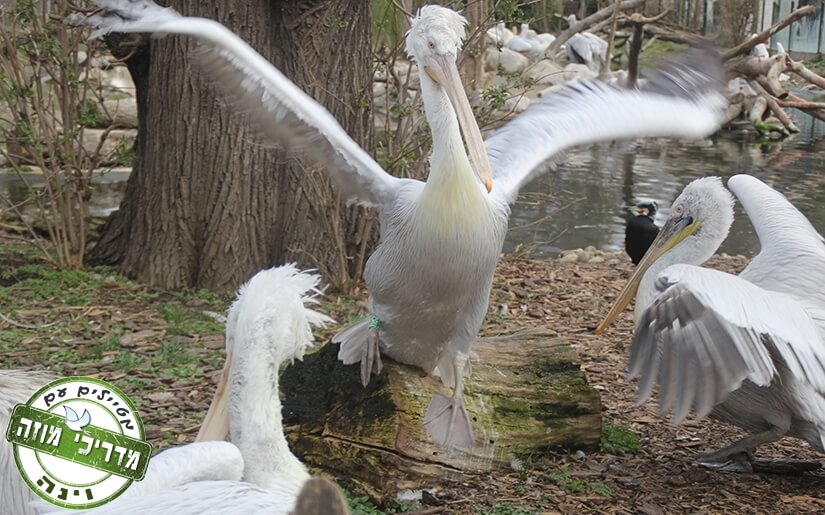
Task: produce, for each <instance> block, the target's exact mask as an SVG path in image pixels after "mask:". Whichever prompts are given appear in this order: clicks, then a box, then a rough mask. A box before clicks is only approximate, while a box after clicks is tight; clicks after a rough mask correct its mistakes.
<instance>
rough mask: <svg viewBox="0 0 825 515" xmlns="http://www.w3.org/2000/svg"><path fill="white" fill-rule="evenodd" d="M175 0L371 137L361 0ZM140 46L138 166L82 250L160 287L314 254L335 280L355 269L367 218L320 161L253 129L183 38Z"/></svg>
mask: <svg viewBox="0 0 825 515" xmlns="http://www.w3.org/2000/svg"><path fill="white" fill-rule="evenodd" d="M171 6H172V7H174V8H175V9H176V10H178V11H179V12H181V13H183V14H186V15H192V16H205V17H208V18H212V19H216V20H218V21H220V22H221V23H223V24H225V25H226V26H228V27H229V28H230V29H231V30H233V31H234V32H236V33H238V34H239V35H240V36H241V37H242V38H244V39H245V40H246V41H248V42H249V43H250V44H251V45H252V46H253V47H255V48H256V49H258V51H259V52H261V54H262V55H263V56H264V57H266V58H267V59H269V60H270V61H272V62H273V63H274V64H275V66H277V67H278V68H279V69H280V70H281V71H283V72H284V73H285V74H286V75H287V76H289V77H290V78H291V79H292V80H293V81H294V82H295V83H296V84H298V85H299V86H300V87H302V88H303V89H304V90H305V91H307V92H308V93H309V94H310V95H311V96H313V97H314V98H316V99H317V100H319V101H320V102H321V103H322V104H323V105H325V106H326V107H327V108H328V109H329V110H330V111H331V112H332V114H333V115H334V116H335V117H336V118H337V119H338V121H339V122H340V123H341V125H342V126H343V127H344V129H345V130H347V132H349V134H350V135H352V136H353V138H354V139H355V140H356V141H357V142H359V143H361V144H362V145H364V146H365V147H367V148H369V146H368V145H367V143H368V142H369V139H370V137H371V134H372V128H371V123H370V118H369V106H370V103H371V98H370V94H369V93H370V92H371V82H370V81H371V69H370V59H369V55H370V14H369V2H362V1H359V0H303V1H285V0H284V1H275V2H267V1H264V0H256V1H252V2H249V1H243V0H223V1H218V0H206V1H205V0H173V1H172V2H171ZM143 45H145V46H144V47H143V48H142V49H141V48H139V49H138V50H137V52H135V55H134V56H133V57H132V58H131V59H129V60H128V61H127V63H128V64H129V68H130V71H131V72H132V73H133V75H134V78H135V84H136V86H137V90H138V112H139V120H140V127H139V136H138V142H137V144H136V163H135V167H134V172H133V174H132V176H131V177H130V178H129V183H128V185H127V190H126V197H125V200H124V202H123V204H122V205H121V208H120V210H119V211H117V212H116V213H115V214H114V215H113V217H112V218H111V219H110V220H109V221H108V222H107V224H106V225H105V227H104V229H103V232H102V234H101V237H100V240H99V243H98V245H97V246H96V247H95V248H94V249H93V250H92V252H91V253H90V256H89V259H90V262H93V263H110V264H118V265H119V267H120V271H121V273H124V274H125V275H127V276H130V277H134V278H137V279H138V280H140V281H142V282H146V283H149V284H152V285H156V286H160V287H163V288H180V287H199V288H200V287H206V288H211V289H215V290H218V291H223V290H231V289H234V288H236V287H237V286H238V284H240V283H241V282H242V281H244V280H246V279H247V278H248V277H249V276H251V275H252V274H253V273H254V272H256V271H257V270H259V269H261V268H264V267H267V266H270V265H273V264H276V263H280V262H284V261H288V260H297V261H298V262H300V263H301V264H303V265H306V266H315V267H318V268H319V269H320V270H321V271H322V272H323V273H324V274H325V275H326V276H327V277H329V278H331V279H332V280H333V281H335V282H338V283H343V282H344V281H345V280H346V278H348V277H352V276H354V275H355V274H356V273H357V272H358V271H359V270H358V269H359V268H360V267H361V266H362V265H363V260H362V259H359V258H358V256H359V255H360V256H363V255H364V252H365V248H364V247H365V246H364V245H363V242H364V241H366V240H367V238H366V237H364V235H365V234H368V233H370V232H371V231H372V229H371V227H372V225H373V224H372V223H371V222H370V220H369V218H368V216H367V215H366V214H365V213H363V212H361V211H355V210H348V209H346V208H344V207H343V206H342V204H341V203H340V202H339V201H338V200H337V199H336V197H335V196H334V195H333V193H332V190H331V188H330V187H329V184H328V183H327V181H326V179H325V177H323V174H322V171H318V170H312V171H309V170H306V169H305V168H304V167H302V166H301V165H300V164H298V163H297V162H296V161H295V160H294V159H288V158H286V157H284V156H283V155H282V154H281V153H279V152H277V151H276V150H274V149H271V148H266V147H265V146H264V145H261V144H260V143H259V142H258V140H257V138H256V136H255V135H254V134H253V133H252V131H251V130H249V129H247V127H246V125H245V123H244V121H243V119H242V117H240V116H238V115H236V114H235V113H233V112H232V110H231V108H228V107H226V105H225V104H226V102H225V101H224V100H223V99H222V97H221V95H220V94H219V93H218V92H217V91H216V89H215V88H213V87H211V86H210V85H209V84H208V78H207V77H206V76H205V74H203V73H200V72H199V71H198V70H197V69H192V68H191V67H190V64H189V63H190V55H191V53H192V51H193V50H194V48H195V45H196V44H195V43H194V42H193V40H192V39H191V38H180V37H166V38H161V39H149V40H144V42H143ZM121 53H123V51H121ZM342 244H343V245H344V246H343V247H342V246H341V245H342Z"/></svg>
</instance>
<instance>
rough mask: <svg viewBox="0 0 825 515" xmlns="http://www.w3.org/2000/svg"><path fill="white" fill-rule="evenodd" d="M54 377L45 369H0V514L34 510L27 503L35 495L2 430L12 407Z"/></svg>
mask: <svg viewBox="0 0 825 515" xmlns="http://www.w3.org/2000/svg"><path fill="white" fill-rule="evenodd" d="M54 379H57V377H55V376H54V375H52V374H50V373H48V372H39V371H28V370H0V513H14V514H15V515H35V514H36V513H37V510H36V509H35V508H34V507H33V506H30V504H29V503H31V502H32V501H34V500H35V499H39V497H38V496H37V494H35V493H34V492H33V491H32V489H31V488H29V485H27V484H26V483H25V482H23V478H22V476H20V471H19V470H18V469H17V464H16V463H15V462H14V452H13V451H12V446H11V444H10V443H9V442H8V441H7V440H6V433H5V432H6V428H7V427H8V426H9V420H10V419H11V412H12V410H13V409H14V407H15V406H16V405H17V404H24V403H25V402H26V401H28V400H29V397H31V396H32V394H33V393H34V392H36V391H37V390H39V389H40V388H41V387H42V386H45V385H46V384H47V383H49V382H50V381H53V380H54Z"/></svg>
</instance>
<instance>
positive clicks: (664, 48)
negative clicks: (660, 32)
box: [639, 40, 688, 67]
mask: <svg viewBox="0 0 825 515" xmlns="http://www.w3.org/2000/svg"><path fill="white" fill-rule="evenodd" d="M687 48H688V47H687V45H683V44H680V43H673V42H671V41H658V40H657V41H654V42H653V43H651V45H650V46H648V47H647V48H645V49H644V51H643V52H642V53H641V54H640V55H639V64H640V65H641V66H642V67H650V66H656V65H657V64H659V63H661V62H662V60H663V59H665V58H668V57H671V56H673V55H675V54H680V53H682V52H684V51H685V50H687Z"/></svg>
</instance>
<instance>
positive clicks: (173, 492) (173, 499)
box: [38, 480, 301, 515]
mask: <svg viewBox="0 0 825 515" xmlns="http://www.w3.org/2000/svg"><path fill="white" fill-rule="evenodd" d="M136 485H137V483H135V484H133V485H132V486H131V487H129V490H127V491H126V493H124V494H123V495H121V496H120V497H118V498H117V499H115V500H114V501H112V502H109V503H106V504H104V505H103V506H100V507H99V508H94V509H91V510H80V511H78V510H58V509H57V508H55V506H53V505H47V504H46V503H45V501H41V502H40V503H38V507H39V508H41V512H40V513H41V514H43V515H58V514H60V515H70V514H75V515H81V514H89V515H144V514H146V513H162V514H175V515H204V514H227V513H233V514H234V513H238V514H255V515H259V514H260V515H263V514H266V515H288V514H289V513H291V512H292V509H293V507H294V506H295V499H296V497H297V496H298V493H299V492H300V487H301V484H300V483H296V482H291V481H288V480H279V481H273V482H272V484H269V485H267V488H262V487H259V486H256V485H253V484H251V483H245V482H241V481H198V482H195V483H188V484H185V485H182V486H177V487H175V488H167V489H165V490H160V491H157V492H151V493H146V494H143V495H139V496H132V495H129V492H130V491H131V490H132V489H133V488H134V487H135V486H136ZM49 508H51V509H49Z"/></svg>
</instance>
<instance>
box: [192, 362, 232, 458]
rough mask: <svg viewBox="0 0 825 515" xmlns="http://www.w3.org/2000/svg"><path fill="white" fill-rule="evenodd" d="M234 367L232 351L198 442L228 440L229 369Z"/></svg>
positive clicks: (196, 439)
mask: <svg viewBox="0 0 825 515" xmlns="http://www.w3.org/2000/svg"><path fill="white" fill-rule="evenodd" d="M231 367H232V352H227V353H226V364H225V365H224V366H223V372H221V378H220V379H219V380H218V389H217V391H215V396H214V397H212V403H211V404H210V405H209V411H207V412H206V417H205V418H204V419H203V424H201V428H200V431H198V436H197V438H195V441H196V442H203V441H211V440H226V437H227V436H229V388H227V386H228V384H229V370H230V368H231Z"/></svg>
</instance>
